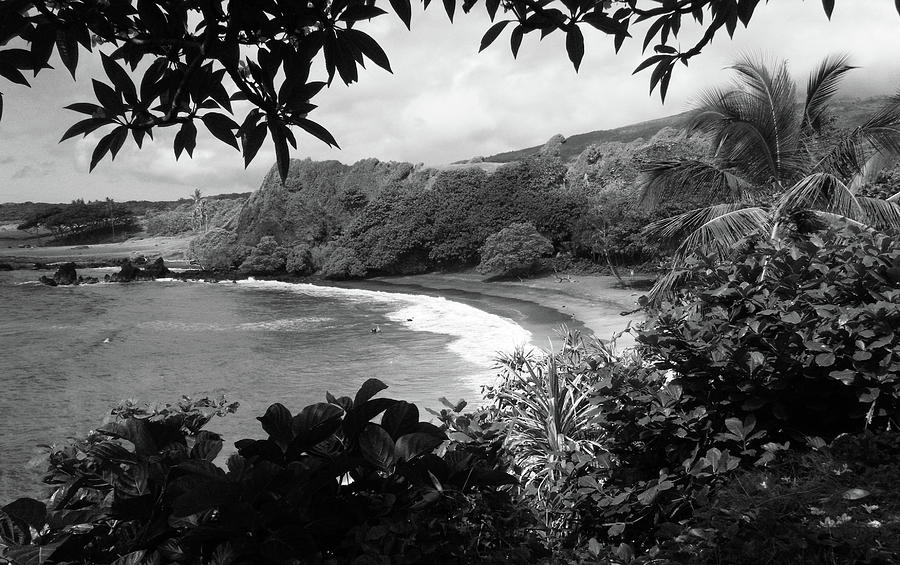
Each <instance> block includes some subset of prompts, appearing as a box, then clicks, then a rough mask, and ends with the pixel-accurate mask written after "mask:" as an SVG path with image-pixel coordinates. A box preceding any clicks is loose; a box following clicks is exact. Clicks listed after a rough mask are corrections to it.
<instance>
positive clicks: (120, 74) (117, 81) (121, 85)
mask: <svg viewBox="0 0 900 565" xmlns="http://www.w3.org/2000/svg"><path fill="white" fill-rule="evenodd" d="M100 60H101V61H102V62H103V70H104V72H106V76H108V77H109V79H110V80H111V81H112V83H113V84H114V85H115V87H116V90H118V91H119V92H121V93H122V95H123V96H124V97H125V100H126V101H128V103H129V104H133V105H137V103H138V98H137V89H136V88H135V86H134V83H133V82H132V81H131V77H129V76H128V73H126V72H125V69H123V68H122V66H121V65H119V63H117V62H116V61H114V60H113V59H112V57H108V56H107V55H105V54H103V53H101V54H100Z"/></svg>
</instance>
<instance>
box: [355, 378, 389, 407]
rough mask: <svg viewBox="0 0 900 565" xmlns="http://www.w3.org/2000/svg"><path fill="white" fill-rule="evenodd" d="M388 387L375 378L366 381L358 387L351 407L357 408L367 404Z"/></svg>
mask: <svg viewBox="0 0 900 565" xmlns="http://www.w3.org/2000/svg"><path fill="white" fill-rule="evenodd" d="M387 387H388V386H387V385H386V384H384V383H383V382H381V381H380V380H378V379H376V378H371V379H367V380H366V382H364V383H363V384H362V386H361V387H359V391H358V392H357V393H356V398H355V399H354V400H353V406H359V405H361V404H363V403H364V402H367V401H368V400H369V399H370V398H372V397H373V396H375V395H376V394H378V393H379V392H381V391H383V390H384V389H386V388H387Z"/></svg>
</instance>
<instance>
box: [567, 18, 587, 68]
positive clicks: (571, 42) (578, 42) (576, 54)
mask: <svg viewBox="0 0 900 565" xmlns="http://www.w3.org/2000/svg"><path fill="white" fill-rule="evenodd" d="M566 53H568V54H569V60H570V61H572V65H574V66H575V70H576V71H578V68H579V67H581V60H582V59H583V58H584V36H583V35H582V34H581V29H579V27H578V26H572V27H571V28H570V29H569V31H568V32H566Z"/></svg>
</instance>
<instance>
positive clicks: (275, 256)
mask: <svg viewBox="0 0 900 565" xmlns="http://www.w3.org/2000/svg"><path fill="white" fill-rule="evenodd" d="M287 256H288V250H287V249H285V248H284V247H281V246H280V245H278V242H277V241H276V240H275V238H274V237H272V236H270V235H266V236H263V237H262V239H260V240H259V243H257V244H256V247H254V248H253V250H252V251H250V255H248V256H247V258H246V259H244V262H243V263H241V266H240V270H241V271H242V272H245V273H249V274H251V275H270V274H272V273H278V272H282V271H284V267H285V264H286V263H287Z"/></svg>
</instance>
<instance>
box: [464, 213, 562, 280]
mask: <svg viewBox="0 0 900 565" xmlns="http://www.w3.org/2000/svg"><path fill="white" fill-rule="evenodd" d="M551 253H553V245H551V244H550V241H548V240H547V238H545V237H544V236H542V235H541V234H539V233H538V232H537V230H536V229H534V226H532V225H531V224H525V223H518V224H512V225H510V226H509V227H507V228H504V229H502V230H500V231H499V232H497V233H495V234H494V235H492V236H490V237H488V238H487V240H486V241H485V242H484V245H483V246H482V247H481V263H479V264H478V268H477V270H478V272H479V273H482V274H492V275H498V276H508V275H518V274H526V273H530V272H533V271H534V270H535V269H536V268H537V267H538V265H539V264H540V259H541V257H545V256H547V255H550V254H551Z"/></svg>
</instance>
